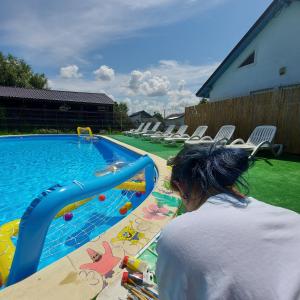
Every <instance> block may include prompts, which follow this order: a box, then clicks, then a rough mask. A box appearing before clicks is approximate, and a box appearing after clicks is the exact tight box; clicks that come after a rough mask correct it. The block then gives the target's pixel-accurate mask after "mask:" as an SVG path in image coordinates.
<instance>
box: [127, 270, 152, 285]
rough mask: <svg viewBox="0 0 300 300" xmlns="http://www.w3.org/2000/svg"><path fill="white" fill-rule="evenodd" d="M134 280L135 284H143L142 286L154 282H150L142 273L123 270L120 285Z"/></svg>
mask: <svg viewBox="0 0 300 300" xmlns="http://www.w3.org/2000/svg"><path fill="white" fill-rule="evenodd" d="M131 282H134V283H135V284H137V285H141V286H142V285H143V286H153V285H154V283H153V282H151V281H150V280H149V279H148V278H147V276H144V274H143V273H140V272H135V273H129V272H124V273H123V275H122V285H124V284H127V283H131Z"/></svg>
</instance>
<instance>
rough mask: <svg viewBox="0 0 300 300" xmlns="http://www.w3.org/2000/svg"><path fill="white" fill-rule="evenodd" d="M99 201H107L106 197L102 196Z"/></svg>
mask: <svg viewBox="0 0 300 300" xmlns="http://www.w3.org/2000/svg"><path fill="white" fill-rule="evenodd" d="M98 199H99V201H104V200H105V199H106V197H105V195H100V196H99V197H98Z"/></svg>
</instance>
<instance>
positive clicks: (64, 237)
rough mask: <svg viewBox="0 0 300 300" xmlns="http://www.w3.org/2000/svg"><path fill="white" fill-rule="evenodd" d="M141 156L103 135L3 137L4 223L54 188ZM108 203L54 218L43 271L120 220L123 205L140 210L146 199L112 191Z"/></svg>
mask: <svg viewBox="0 0 300 300" xmlns="http://www.w3.org/2000/svg"><path fill="white" fill-rule="evenodd" d="M139 157H140V155H138V154H136V153H134V152H131V151H129V150H128V149H125V148H123V147H121V146H119V145H116V144H113V143H112V142H110V141H107V140H105V139H103V138H96V139H95V140H93V141H92V142H87V141H84V140H82V139H79V138H78V137H77V136H74V135H61V136H60V135H56V136H21V137H3V138H0V164H1V168H0V194H1V201H0V226H1V225H3V224H5V223H7V222H9V221H12V220H15V219H18V218H20V217H22V215H23V213H24V211H25V210H26V208H27V207H28V205H29V204H30V203H31V201H32V199H34V198H35V197H36V196H37V195H39V194H40V193H41V192H42V191H44V190H45V189H47V188H49V187H50V186H53V185H56V184H59V185H62V186H65V185H68V184H70V183H72V182H73V181H74V180H75V181H77V182H82V181H85V182H86V181H88V180H90V179H91V180H92V179H93V178H95V173H96V172H98V173H99V172H100V173H101V171H103V170H105V169H106V168H107V167H108V166H109V165H111V164H113V163H115V162H119V161H122V162H124V163H125V164H131V163H133V162H134V161H136V160H137V159H138V158H139ZM103 194H104V195H105V196H106V200H105V201H99V200H98V195H97V197H94V198H93V199H92V200H91V201H89V202H87V203H86V204H85V205H83V206H81V207H79V208H77V209H76V210H75V211H73V219H72V220H70V221H68V222H66V221H65V220H64V218H63V217H60V218H57V219H54V220H53V221H52V223H51V225H50V228H49V231H48V234H47V237H46V241H45V244H44V248H43V252H42V256H41V259H40V263H39V266H38V269H41V268H43V267H45V266H47V265H49V264H51V263H52V262H54V261H56V260H58V259H59V258H61V257H63V256H65V255H66V254H68V253H70V252H71V251H73V250H75V249H77V248H78V247H80V246H82V245H83V244H85V243H87V242H88V241H89V240H91V239H93V238H95V237H96V236H98V235H99V234H101V233H103V232H104V231H106V230H107V229H108V228H110V227H111V226H112V225H114V224H116V223H117V222H118V221H120V220H121V219H122V218H123V217H124V215H120V213H119V209H120V208H121V207H122V206H123V205H124V204H125V203H126V202H128V201H130V202H131V203H132V206H133V209H134V208H136V207H137V206H138V205H139V204H140V203H141V202H142V201H143V200H144V199H145V198H146V197H147V193H146V194H143V195H140V194H136V193H135V192H129V191H122V190H117V189H111V190H109V191H107V192H105V193H103Z"/></svg>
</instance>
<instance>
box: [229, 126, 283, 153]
mask: <svg viewBox="0 0 300 300" xmlns="http://www.w3.org/2000/svg"><path fill="white" fill-rule="evenodd" d="M276 131H277V128H276V126H272V125H265V126H257V127H256V128H255V129H254V130H253V131H252V133H251V135H250V136H249V139H248V140H247V142H244V140H242V139H237V140H234V141H233V142H232V143H231V144H229V145H227V146H226V147H228V148H235V149H237V148H238V149H244V150H246V151H249V152H251V154H250V156H249V157H250V158H251V157H253V156H255V154H256V153H257V152H258V151H259V150H260V149H269V150H271V151H272V153H273V154H274V156H279V155H280V154H281V153H282V150H283V145H281V144H273V140H274V137H275V134H276ZM275 148H278V149H277V151H275Z"/></svg>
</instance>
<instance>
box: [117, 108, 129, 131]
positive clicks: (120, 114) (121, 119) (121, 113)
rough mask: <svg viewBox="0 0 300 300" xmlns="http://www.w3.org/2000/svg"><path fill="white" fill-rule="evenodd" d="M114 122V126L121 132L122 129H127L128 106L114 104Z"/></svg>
mask: <svg viewBox="0 0 300 300" xmlns="http://www.w3.org/2000/svg"><path fill="white" fill-rule="evenodd" d="M114 120H115V125H116V126H117V127H119V128H121V130H123V128H127V127H128V126H129V125H130V124H131V122H130V119H129V117H128V106H127V104H126V103H125V102H120V103H118V102H115V104H114Z"/></svg>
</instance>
